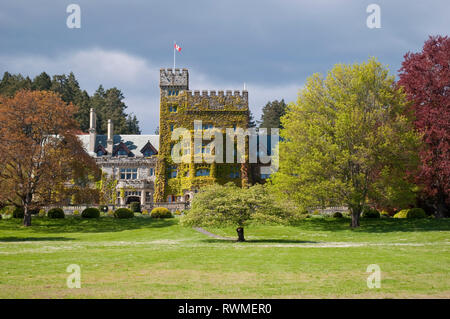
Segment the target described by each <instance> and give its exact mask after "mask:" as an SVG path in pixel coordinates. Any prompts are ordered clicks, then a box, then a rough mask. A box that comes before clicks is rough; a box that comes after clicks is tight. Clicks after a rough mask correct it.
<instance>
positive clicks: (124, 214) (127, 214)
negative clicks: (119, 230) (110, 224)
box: [114, 208, 134, 219]
mask: <svg viewBox="0 0 450 319" xmlns="http://www.w3.org/2000/svg"><path fill="white" fill-rule="evenodd" d="M114 217H116V218H120V219H123V218H133V217H134V213H133V212H132V211H131V210H129V209H128V208H118V209H116V211H115V212H114Z"/></svg>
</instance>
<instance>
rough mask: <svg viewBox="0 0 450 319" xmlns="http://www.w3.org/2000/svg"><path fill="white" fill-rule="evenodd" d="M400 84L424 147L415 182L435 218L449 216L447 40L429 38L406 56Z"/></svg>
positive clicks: (449, 74)
mask: <svg viewBox="0 0 450 319" xmlns="http://www.w3.org/2000/svg"><path fill="white" fill-rule="evenodd" d="M399 72H400V74H399V76H400V80H399V84H400V85H402V86H403V87H404V88H405V91H406V93H407V96H408V98H409V99H410V100H411V101H412V107H413V110H414V113H415V117H416V119H415V126H416V128H417V130H418V131H419V132H420V133H422V139H423V142H424V144H425V147H424V148H423V149H422V150H421V152H420V159H421V166H420V172H419V174H418V175H417V181H418V182H420V183H421V184H423V185H424V186H425V188H424V191H425V192H426V194H427V196H429V197H430V198H431V199H433V203H434V205H433V206H434V208H435V210H436V216H437V217H445V216H447V217H448V216H449V213H450V209H449V206H450V38H449V37H447V36H446V37H442V36H435V37H430V38H429V39H428V40H427V41H426V42H425V44H424V46H423V49H422V51H421V52H418V53H411V52H409V53H407V54H406V55H405V60H404V61H403V62H402V67H401V69H400V71H399Z"/></svg>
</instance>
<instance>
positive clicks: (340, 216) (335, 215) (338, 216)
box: [333, 212, 344, 218]
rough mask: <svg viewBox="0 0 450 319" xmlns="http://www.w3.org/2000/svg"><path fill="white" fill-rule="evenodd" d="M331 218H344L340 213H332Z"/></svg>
mask: <svg viewBox="0 0 450 319" xmlns="http://www.w3.org/2000/svg"><path fill="white" fill-rule="evenodd" d="M333 217H334V218H342V217H344V216H343V215H342V213H341V212H335V213H333Z"/></svg>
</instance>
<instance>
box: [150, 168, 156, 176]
mask: <svg viewBox="0 0 450 319" xmlns="http://www.w3.org/2000/svg"><path fill="white" fill-rule="evenodd" d="M148 174H149V175H150V176H155V169H154V168H153V167H150V169H149V172H148Z"/></svg>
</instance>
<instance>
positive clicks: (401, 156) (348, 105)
mask: <svg viewBox="0 0 450 319" xmlns="http://www.w3.org/2000/svg"><path fill="white" fill-rule="evenodd" d="M388 73H389V72H388V70H387V69H386V68H385V67H383V66H382V65H381V64H380V63H379V62H377V61H376V60H375V59H371V60H369V61H368V62H367V63H362V64H354V65H342V64H339V65H336V66H335V67H334V68H333V69H332V70H331V71H330V72H329V73H328V75H327V76H326V78H323V77H322V76H321V75H318V74H315V75H313V76H312V77H310V78H309V79H308V81H307V83H306V85H305V88H304V89H303V90H302V91H301V92H300V93H299V97H298V100H297V103H296V104H292V105H290V106H289V108H288V111H287V113H286V115H285V116H284V117H283V118H282V124H283V127H284V129H283V130H281V137H282V138H283V141H282V142H281V143H280V148H279V152H280V156H279V158H280V164H279V167H280V169H279V171H278V172H277V173H275V174H274V176H273V178H272V180H271V183H272V188H271V189H272V190H273V191H274V192H275V193H276V194H277V195H278V196H279V197H280V198H281V199H283V200H292V201H294V202H295V203H296V204H297V205H298V206H300V207H302V208H307V207H312V206H326V205H337V204H346V205H347V206H348V207H349V209H350V211H351V213H352V222H351V227H358V226H359V218H360V215H361V211H362V209H363V207H364V206H365V205H367V204H368V203H369V202H370V203H377V201H379V200H382V202H383V204H391V205H393V203H387V202H388V201H389V199H388V198H387V197H386V195H387V194H395V198H401V199H402V204H403V205H404V204H405V199H406V200H407V199H408V198H409V199H410V200H412V199H414V196H411V193H412V192H413V190H414V185H413V184H411V183H409V182H408V180H407V179H406V173H407V171H413V170H414V169H415V168H416V167H417V161H418V160H417V147H418V144H419V142H418V141H419V138H418V136H417V134H416V133H415V131H414V129H413V125H412V120H411V118H410V116H409V115H408V114H407V112H406V105H407V100H406V97H405V95H404V94H403V93H402V91H401V90H400V89H397V88H396V87H395V82H394V77H393V76H389V74H388ZM408 193H409V195H408ZM400 194H402V195H400ZM391 199H392V198H391Z"/></svg>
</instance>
